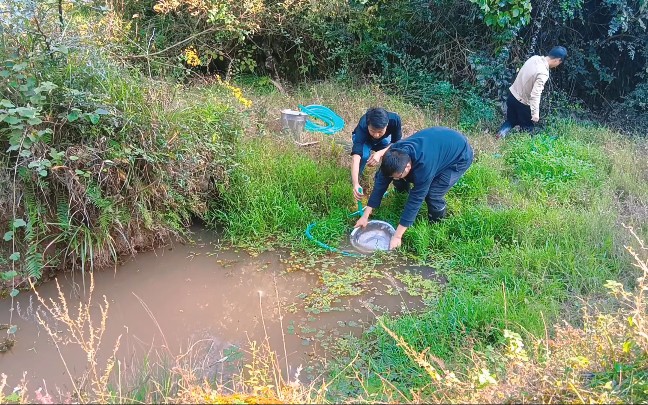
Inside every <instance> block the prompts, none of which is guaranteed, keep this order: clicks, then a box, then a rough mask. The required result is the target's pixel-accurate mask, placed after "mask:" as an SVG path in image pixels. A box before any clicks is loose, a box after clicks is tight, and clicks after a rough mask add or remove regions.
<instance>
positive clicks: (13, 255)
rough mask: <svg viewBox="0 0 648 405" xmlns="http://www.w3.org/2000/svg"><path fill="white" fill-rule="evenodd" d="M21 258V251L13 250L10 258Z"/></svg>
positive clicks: (14, 259) (13, 259)
mask: <svg viewBox="0 0 648 405" xmlns="http://www.w3.org/2000/svg"><path fill="white" fill-rule="evenodd" d="M19 259H20V252H13V253H12V254H11V256H9V260H12V261H14V262H15V261H16V260H19Z"/></svg>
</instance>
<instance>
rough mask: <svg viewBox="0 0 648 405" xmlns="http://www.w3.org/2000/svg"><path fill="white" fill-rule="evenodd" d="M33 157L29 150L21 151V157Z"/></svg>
mask: <svg viewBox="0 0 648 405" xmlns="http://www.w3.org/2000/svg"><path fill="white" fill-rule="evenodd" d="M31 155H32V152H31V151H30V150H29V149H23V150H21V151H20V156H22V157H30V156H31Z"/></svg>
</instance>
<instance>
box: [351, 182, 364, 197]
mask: <svg viewBox="0 0 648 405" xmlns="http://www.w3.org/2000/svg"><path fill="white" fill-rule="evenodd" d="M353 196H354V197H355V199H356V201H360V200H362V198H363V197H364V193H363V192H362V187H360V184H354V185H353Z"/></svg>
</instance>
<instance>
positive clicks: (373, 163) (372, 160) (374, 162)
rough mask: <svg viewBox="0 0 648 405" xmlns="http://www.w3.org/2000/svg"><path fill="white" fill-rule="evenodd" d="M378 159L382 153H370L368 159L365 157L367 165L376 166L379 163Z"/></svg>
mask: <svg viewBox="0 0 648 405" xmlns="http://www.w3.org/2000/svg"><path fill="white" fill-rule="evenodd" d="M380 159H382V154H381V153H380V152H374V153H372V154H371V156H369V159H367V166H369V167H373V166H376V165H377V164H378V163H380Z"/></svg>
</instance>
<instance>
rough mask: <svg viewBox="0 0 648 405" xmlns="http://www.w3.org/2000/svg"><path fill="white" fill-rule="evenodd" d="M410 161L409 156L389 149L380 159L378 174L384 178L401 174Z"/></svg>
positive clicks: (400, 151)
mask: <svg viewBox="0 0 648 405" xmlns="http://www.w3.org/2000/svg"><path fill="white" fill-rule="evenodd" d="M411 161H412V159H410V157H409V155H408V154H407V153H405V152H403V151H402V150H399V149H393V148H389V150H388V151H387V152H385V156H383V158H382V163H381V164H380V172H381V173H382V174H383V175H384V176H386V177H392V176H393V175H395V174H400V173H402V172H403V170H405V166H407V164H408V163H410V162H411Z"/></svg>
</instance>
